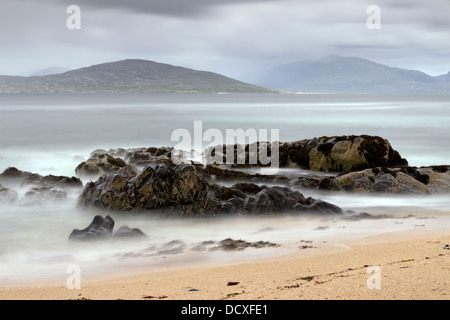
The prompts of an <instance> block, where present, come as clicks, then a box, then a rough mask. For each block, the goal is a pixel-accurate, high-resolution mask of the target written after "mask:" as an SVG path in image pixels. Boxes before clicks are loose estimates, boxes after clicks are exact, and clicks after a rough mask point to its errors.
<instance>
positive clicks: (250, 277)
mask: <svg viewBox="0 0 450 320" xmlns="http://www.w3.org/2000/svg"><path fill="white" fill-rule="evenodd" d="M449 244H450V229H449V228H448V227H443V228H432V229H419V228H417V229H415V230H409V231H402V232H394V233H386V234H379V235H376V236H371V237H366V238H360V239H350V240H348V241H342V242H340V243H333V244H330V245H326V246H322V247H313V248H307V249H305V250H303V249H300V248H299V251H298V254H290V255H289V256H286V257H278V258H275V259H265V260H258V261H252V262H244V263H226V264H221V265H213V266H211V265H208V266H202V267H198V266H196V267H181V266H180V267H177V268H173V269H171V270H167V271H149V270H145V269H144V270H142V271H140V272H137V273H133V274H126V273H115V274H114V275H109V276H107V277H106V276H105V277H103V278H96V279H95V278H90V279H85V278H83V280H82V282H81V288H80V289H72V290H69V289H68V288H67V285H66V282H65V280H66V279H64V281H60V282H54V283H48V282H47V283H40V284H39V283H33V284H25V285H23V286H20V285H18V286H13V287H3V288H0V299H10V300H15V299H20V300H24V299H37V300H57V299H62V300H67V299H93V300H110V299H124V300H127V299H131V300H137V299H139V300H206V299H207V300H221V299H227V300H247V299H251V300H276V299H277V300H297V299H308V300H309V299H312V300H326V299H335V300H336V299H337V300H341V299H352V300H353V299H358V300H359V299H364V300H372V299H376V300H403V299H407V300H411V299H413V300H414V299H417V300H448V299H450V248H449ZM305 245H307V244H305Z"/></svg>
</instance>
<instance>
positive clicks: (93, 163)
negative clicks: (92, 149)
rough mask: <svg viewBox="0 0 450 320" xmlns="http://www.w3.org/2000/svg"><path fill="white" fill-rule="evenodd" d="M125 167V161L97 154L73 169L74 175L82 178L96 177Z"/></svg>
mask: <svg viewBox="0 0 450 320" xmlns="http://www.w3.org/2000/svg"><path fill="white" fill-rule="evenodd" d="M125 166H126V163H125V161H123V160H122V159H120V158H114V157H112V156H110V155H109V154H97V153H94V155H93V156H92V157H91V158H89V160H87V161H84V162H82V163H80V164H79V165H78V166H77V167H76V168H75V174H76V175H77V176H79V177H83V178H91V177H98V176H101V175H104V174H108V173H111V172H114V171H117V170H119V169H120V168H123V167H125Z"/></svg>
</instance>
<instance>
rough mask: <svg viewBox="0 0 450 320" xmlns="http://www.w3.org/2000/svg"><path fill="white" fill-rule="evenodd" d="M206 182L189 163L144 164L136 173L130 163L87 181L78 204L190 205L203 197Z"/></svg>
mask: <svg viewBox="0 0 450 320" xmlns="http://www.w3.org/2000/svg"><path fill="white" fill-rule="evenodd" d="M207 193H208V184H207V183H206V182H205V181H204V180H203V179H202V178H201V177H200V176H199V175H198V174H197V173H196V172H195V170H194V167H192V166H190V165H178V166H176V167H174V168H173V169H171V168H167V167H166V166H165V165H164V164H161V165H157V166H156V167H153V166H147V167H146V168H144V169H143V170H142V171H141V172H140V173H139V174H138V172H137V169H136V167H135V166H133V165H127V166H126V167H124V168H122V169H120V170H119V171H117V172H114V173H111V174H109V175H106V176H102V177H101V178H100V179H98V180H97V181H96V182H91V183H88V184H87V185H86V187H85V189H84V191H83V193H82V194H81V196H80V200H79V207H81V208H88V207H96V208H101V209H108V210H149V209H159V208H161V209H164V208H171V207H174V206H175V207H176V206H184V205H190V204H194V203H197V202H201V201H203V200H205V198H206V194H207Z"/></svg>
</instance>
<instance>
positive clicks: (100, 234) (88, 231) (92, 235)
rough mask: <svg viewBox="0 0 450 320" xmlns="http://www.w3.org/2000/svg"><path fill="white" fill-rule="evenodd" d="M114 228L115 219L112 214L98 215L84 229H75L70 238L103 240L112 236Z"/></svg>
mask: <svg viewBox="0 0 450 320" xmlns="http://www.w3.org/2000/svg"><path fill="white" fill-rule="evenodd" d="M113 229H114V220H113V219H112V218H111V217H110V216H106V217H105V218H103V217H102V216H100V215H97V216H95V217H94V219H93V220H92V222H91V224H90V225H89V226H88V227H87V228H85V229H83V230H79V229H74V230H73V231H72V233H71V234H70V235H69V240H77V241H92V240H101V239H106V238H110V237H112V233H113Z"/></svg>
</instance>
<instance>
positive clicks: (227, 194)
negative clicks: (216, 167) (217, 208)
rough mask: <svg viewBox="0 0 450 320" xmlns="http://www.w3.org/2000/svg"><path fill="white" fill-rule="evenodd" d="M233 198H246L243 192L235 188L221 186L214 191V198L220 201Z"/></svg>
mask: <svg viewBox="0 0 450 320" xmlns="http://www.w3.org/2000/svg"><path fill="white" fill-rule="evenodd" d="M233 197H236V198H242V199H245V198H246V197H247V196H246V194H245V193H244V192H242V191H241V190H239V189H235V188H227V187H224V186H221V187H220V188H219V189H217V190H216V198H217V199H220V200H229V199H231V198H233Z"/></svg>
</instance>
